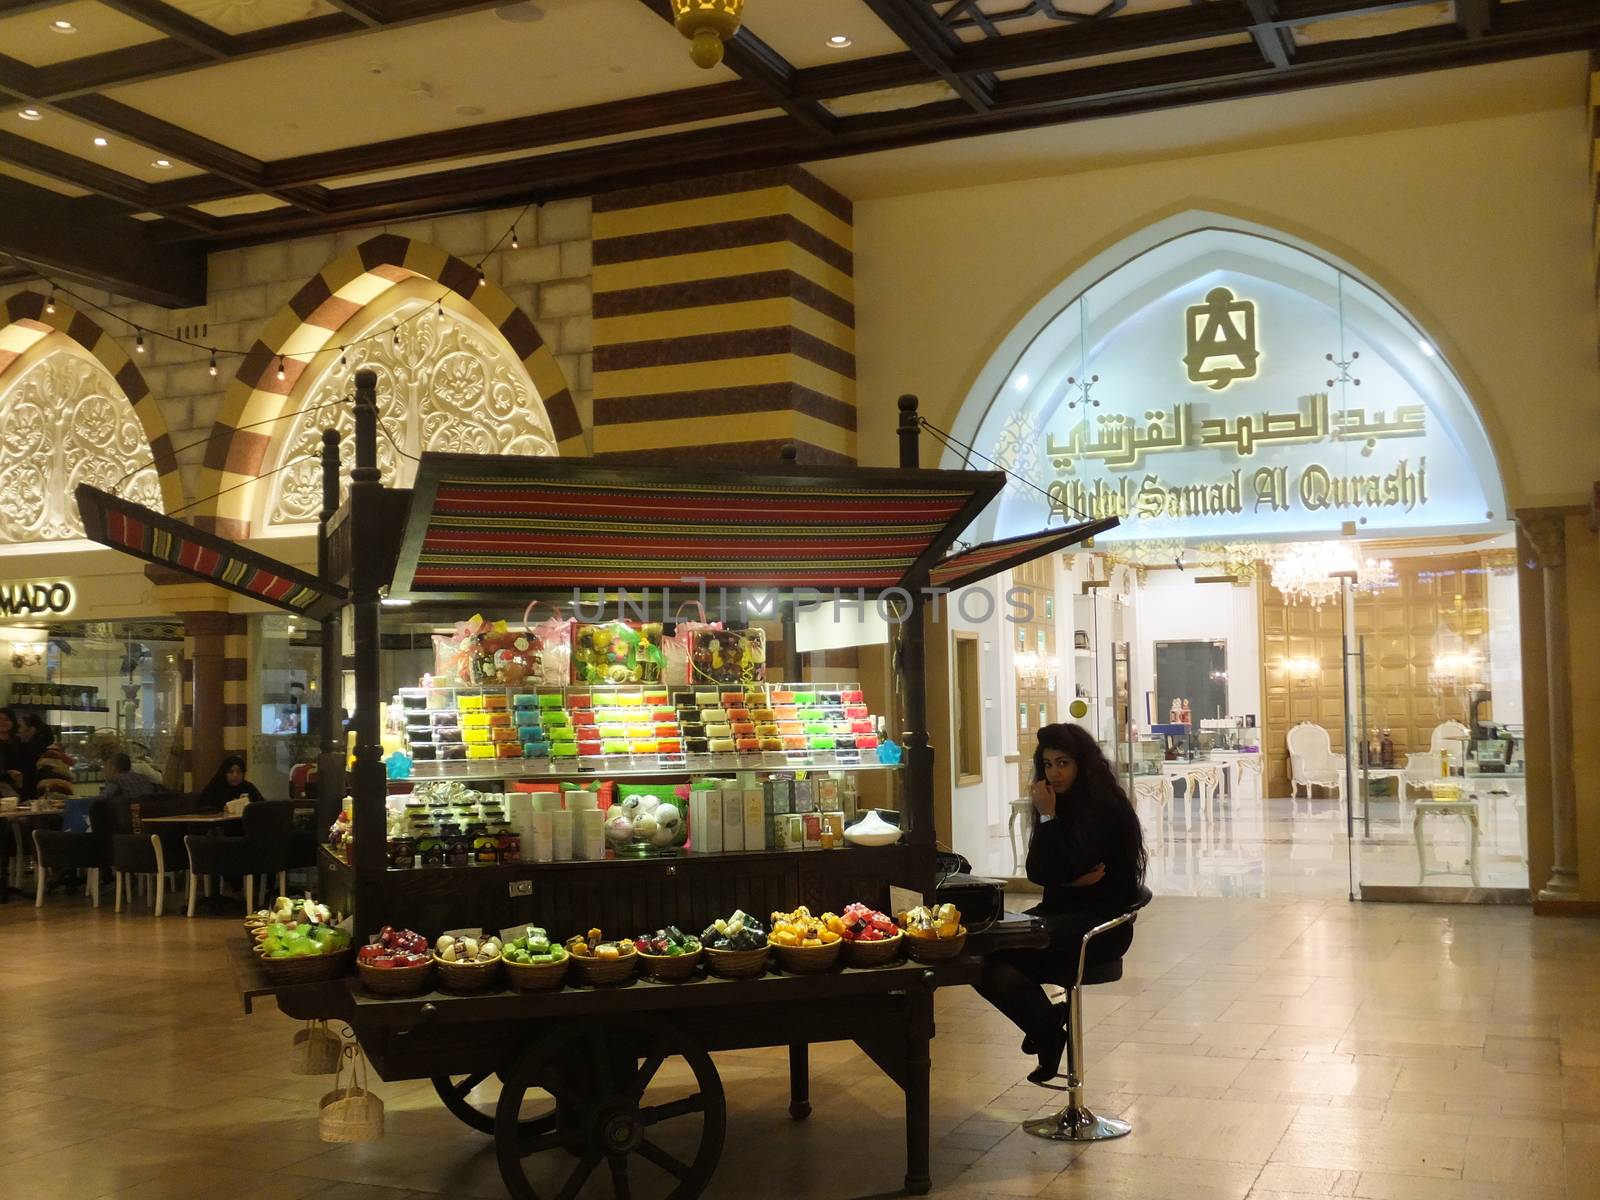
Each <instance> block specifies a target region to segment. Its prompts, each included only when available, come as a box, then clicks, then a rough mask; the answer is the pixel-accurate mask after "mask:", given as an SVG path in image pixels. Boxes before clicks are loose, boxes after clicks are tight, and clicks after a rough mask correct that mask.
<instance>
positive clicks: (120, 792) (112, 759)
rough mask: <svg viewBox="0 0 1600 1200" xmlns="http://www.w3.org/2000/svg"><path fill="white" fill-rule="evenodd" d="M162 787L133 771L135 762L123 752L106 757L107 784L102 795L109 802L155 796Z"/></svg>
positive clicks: (117, 751) (118, 751) (119, 751)
mask: <svg viewBox="0 0 1600 1200" xmlns="http://www.w3.org/2000/svg"><path fill="white" fill-rule="evenodd" d="M160 790H161V786H160V785H159V784H157V783H153V782H151V780H150V778H149V777H148V776H146V775H141V774H140V773H139V772H137V771H135V770H134V769H133V760H132V759H131V758H129V757H128V755H127V753H126V752H125V751H122V750H115V751H113V752H112V753H110V754H109V755H107V756H106V783H105V787H104V788H102V789H101V791H100V795H101V796H103V797H104V798H105V799H107V800H120V801H132V800H142V799H144V797H146V796H153V795H155V794H156V793H157V792H159V791H160Z"/></svg>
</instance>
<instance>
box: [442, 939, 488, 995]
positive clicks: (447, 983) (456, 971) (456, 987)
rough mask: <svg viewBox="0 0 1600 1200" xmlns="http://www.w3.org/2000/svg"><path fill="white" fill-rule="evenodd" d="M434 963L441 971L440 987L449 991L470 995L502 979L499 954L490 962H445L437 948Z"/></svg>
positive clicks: (486, 988) (485, 989) (484, 989)
mask: <svg viewBox="0 0 1600 1200" xmlns="http://www.w3.org/2000/svg"><path fill="white" fill-rule="evenodd" d="M433 965H434V967H435V968H436V969H437V970H438V972H439V987H440V988H441V989H443V990H444V991H447V992H458V993H463V994H468V995H470V994H471V993H473V992H482V991H487V990H488V989H489V988H491V987H493V986H494V984H495V983H497V982H498V981H499V979H500V967H501V961H500V956H499V955H498V954H496V955H495V956H494V957H493V958H491V959H490V960H489V961H488V962H470V963H459V962H445V961H444V959H442V958H440V957H439V952H438V951H437V950H436V951H434V954H433Z"/></svg>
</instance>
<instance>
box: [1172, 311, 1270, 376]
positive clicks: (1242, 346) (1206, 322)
mask: <svg viewBox="0 0 1600 1200" xmlns="http://www.w3.org/2000/svg"><path fill="white" fill-rule="evenodd" d="M1185 315H1186V316H1187V317H1188V321H1187V325H1188V330H1189V351H1188V353H1187V354H1185V355H1184V356H1183V362H1184V365H1185V366H1186V367H1188V368H1189V379H1190V382H1192V383H1207V384H1210V385H1211V387H1212V388H1213V389H1215V390H1216V391H1219V392H1220V391H1221V390H1222V389H1223V388H1225V387H1227V386H1228V385H1229V384H1230V383H1232V382H1233V381H1234V380H1235V379H1249V378H1250V377H1251V376H1252V375H1254V374H1255V373H1256V360H1257V359H1258V358H1260V356H1261V352H1260V350H1259V349H1258V348H1257V346H1256V306H1255V305H1254V304H1252V303H1251V302H1250V301H1249V300H1236V299H1234V295H1233V293H1232V292H1230V291H1229V290H1228V289H1227V288H1225V287H1219V288H1213V289H1212V290H1211V291H1210V292H1207V293H1206V302H1205V303H1204V304H1196V305H1194V306H1193V307H1191V308H1190V309H1189V310H1188V312H1187V313H1186V314H1185Z"/></svg>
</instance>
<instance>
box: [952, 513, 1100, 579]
mask: <svg viewBox="0 0 1600 1200" xmlns="http://www.w3.org/2000/svg"><path fill="white" fill-rule="evenodd" d="M1116 527H1117V518H1116V517H1105V518H1103V519H1101V520H1098V521H1080V522H1079V523H1078V524H1076V525H1068V526H1066V527H1065V528H1063V529H1041V530H1040V531H1039V532H1038V533H1025V534H1023V535H1022V536H1021V537H1011V538H1006V539H1004V540H1003V541H998V542H984V543H983V544H982V545H981V546H973V547H971V548H970V549H966V550H962V551H960V552H959V553H957V554H952V555H951V556H950V557H949V558H947V559H945V560H944V561H942V562H940V563H939V564H938V565H937V566H935V567H934V568H933V570H932V571H930V572H929V573H928V582H929V583H931V584H932V585H933V586H934V587H940V588H949V589H950V590H951V591H955V590H956V589H957V588H964V587H966V586H967V585H968V584H969V583H977V582H978V581H979V580H980V579H987V578H989V576H991V575H998V574H999V573H1000V572H1001V571H1008V570H1010V569H1011V568H1012V567H1016V566H1021V565H1022V564H1023V563H1025V562H1031V561H1032V560H1033V559H1036V558H1042V557H1044V556H1045V555H1046V554H1054V553H1055V552H1056V551H1057V550H1065V549H1066V548H1067V547H1068V546H1076V545H1078V544H1079V543H1081V542H1086V541H1088V540H1089V539H1090V538H1093V537H1098V536H1099V535H1100V534H1102V533H1105V532H1106V531H1107V530H1109V529H1115V528H1116Z"/></svg>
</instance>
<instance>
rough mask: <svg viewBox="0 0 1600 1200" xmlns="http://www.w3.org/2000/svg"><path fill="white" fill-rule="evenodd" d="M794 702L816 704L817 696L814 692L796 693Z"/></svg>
mask: <svg viewBox="0 0 1600 1200" xmlns="http://www.w3.org/2000/svg"><path fill="white" fill-rule="evenodd" d="M794 702H795V703H796V704H815V703H816V702H817V694H816V693H815V692H796V693H795V694H794Z"/></svg>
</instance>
